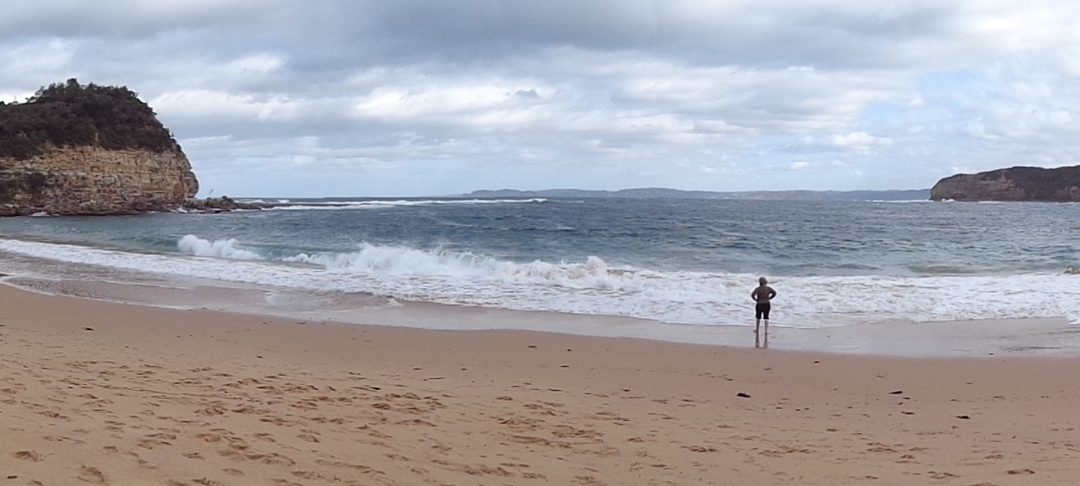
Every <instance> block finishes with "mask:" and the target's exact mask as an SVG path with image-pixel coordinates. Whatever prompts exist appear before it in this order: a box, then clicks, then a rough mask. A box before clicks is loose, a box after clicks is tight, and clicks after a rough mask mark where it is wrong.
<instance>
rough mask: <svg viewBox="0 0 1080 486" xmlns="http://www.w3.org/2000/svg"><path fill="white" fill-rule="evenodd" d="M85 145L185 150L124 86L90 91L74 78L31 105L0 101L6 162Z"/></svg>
mask: <svg viewBox="0 0 1080 486" xmlns="http://www.w3.org/2000/svg"><path fill="white" fill-rule="evenodd" d="M79 146H91V147H100V148H103V149H106V150H120V149H145V150H151V151H154V152H164V151H166V150H172V149H178V148H179V146H178V145H177V143H176V140H174V139H173V137H172V134H171V133H169V131H168V130H167V129H166V128H165V127H164V126H163V125H162V124H161V122H160V121H158V119H157V117H156V116H155V114H154V110H152V109H151V108H150V106H149V105H147V104H146V103H144V102H142V101H141V100H139V98H138V95H137V94H136V93H135V92H133V91H131V90H129V89H127V88H126V87H124V86H119V87H117V86H98V85H95V84H93V83H91V84H88V85H85V86H84V85H81V84H79V82H78V81H77V80H75V79H69V80H67V82H66V83H56V84H50V85H49V86H48V87H46V88H41V89H39V90H38V91H37V93H35V94H34V96H32V97H31V98H30V99H28V100H27V101H26V102H25V103H4V102H0V157H10V158H15V159H19V160H24V159H28V158H31V157H34V156H37V155H42V154H44V153H45V150H46V149H47V148H48V147H79Z"/></svg>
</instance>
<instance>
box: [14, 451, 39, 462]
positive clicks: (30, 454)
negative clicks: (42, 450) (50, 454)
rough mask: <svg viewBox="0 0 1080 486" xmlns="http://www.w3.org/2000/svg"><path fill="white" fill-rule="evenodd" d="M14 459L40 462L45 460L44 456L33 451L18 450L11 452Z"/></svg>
mask: <svg viewBox="0 0 1080 486" xmlns="http://www.w3.org/2000/svg"><path fill="white" fill-rule="evenodd" d="M11 455H13V456H15V458H16V459H22V460H24V461H32V462H41V461H44V460H45V456H42V455H41V454H38V453H37V452H35V451H18V452H15V453H13V454H11Z"/></svg>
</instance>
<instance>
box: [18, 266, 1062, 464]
mask: <svg viewBox="0 0 1080 486" xmlns="http://www.w3.org/2000/svg"><path fill="white" fill-rule="evenodd" d="M447 318H451V319H452V318H453V317H452V316H448V317H447ZM0 326H2V327H0V436H2V437H3V440H2V441H0V481H3V484H13V485H14V484H18V485H52V484H84V483H85V484H168V485H226V484H241V485H242V484H283V485H284V484H302V485H321V484H329V485H336V484H346V485H347V484H356V485H360V484H364V485H368V484H385V485H390V484H401V485H414V484H461V485H466V484H468V485H472V484H493V485H495V484H519V485H520V484H566V485H573V484H582V485H601V484H608V485H625V484H678V485H687V484H800V485H807V484H810V485H813V484H819V485H835V484H874V485H881V484H897V485H900V484H957V485H975V484H981V485H991V484H994V485H1005V484H1041V485H1048V484H1074V483H1075V479H1076V478H1077V477H1080V434H1078V433H1077V430H1076V428H1077V427H1078V426H1080V416H1078V415H1077V414H1076V413H1075V404H1076V403H1078V402H1080V379H1078V378H1080V360H1078V359H1076V358H977V359H976V358H966V359H926V358H923V359H904V358H886V357H863V356H842V355H829V354H813V353H800V352H777V351H767V350H754V349H745V348H730V347H719V346H694V345H686V344H673V343H660V342H650V341H643V340H630V339H611V338H589V337H578V336H566V335H558V334H543V333H531V332H503V331H477V332H461V331H458V332H450V331H427V330H415V329H403V328H391V327H372V326H356V325H338V324H328V323H314V322H297V321H290V320H282V319H272V318H263V317H259V316H250V315H238V314H224V313H214V312H208V311H188V310H173V309H161V308H149V307H138V306H129V305H120V304H112V303H106V302H99V301H90V300H81V299H76V298H69V297H56V296H45V295H39V294H32V293H27V292H23V291H19V290H15V289H12V288H7V287H0ZM747 339H748V342H750V341H751V339H752V335H751V334H749V333H747Z"/></svg>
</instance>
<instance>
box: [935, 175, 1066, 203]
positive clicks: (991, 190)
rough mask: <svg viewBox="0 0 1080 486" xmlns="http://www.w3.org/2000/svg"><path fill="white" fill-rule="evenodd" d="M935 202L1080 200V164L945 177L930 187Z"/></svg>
mask: <svg viewBox="0 0 1080 486" xmlns="http://www.w3.org/2000/svg"><path fill="white" fill-rule="evenodd" d="M930 199H932V200H934V201H941V200H947V199H951V200H955V201H1048V202H1074V201H1080V166H1075V167H1059V168H1056V169H1043V168H1040V167H1011V168H1008V169H998V170H992V171H989V172H980V173H978V174H957V175H954V176H951V177H946V178H944V179H942V180H940V181H938V183H937V184H934V187H933V188H932V189H930Z"/></svg>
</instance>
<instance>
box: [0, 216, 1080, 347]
mask: <svg viewBox="0 0 1080 486" xmlns="http://www.w3.org/2000/svg"><path fill="white" fill-rule="evenodd" d="M267 201H270V202H275V203H277V204H279V206H277V207H275V208H273V209H266V210H258V211H235V212H229V213H220V214H176V213H161V214H146V215H139V216H109V217H24V218H5V219H0V258H6V259H7V260H8V262H9V263H11V262H14V261H15V260H17V259H20V258H24V259H25V258H32V259H33V261H34V264H33V266H32V267H31V271H32V273H34V274H35V275H36V276H37V277H44V278H48V277H49V276H50V275H52V276H66V277H71V275H70V271H71V270H70V269H71V268H75V267H72V265H80V267H78V268H94V269H100V270H102V272H83V273H85V275H80V277H81V278H90V279H93V278H104V277H100V275H116V274H110V273H109V272H108V270H116V271H124V272H127V274H128V275H131V274H142V275H148V276H157V277H161V278H168V277H178V278H179V277H192V278H200V279H215V280H219V281H223V282H231V283H242V284H248V285H254V286H258V287H261V288H267V289H289V290H290V291H296V292H300V293H301V294H303V293H304V292H307V293H310V294H311V295H319V296H323V297H325V296H327V295H374V296H385V297H388V298H392V299H396V300H399V301H413V302H432V303H440V304H458V305H468V306H481V307H491V308H500V309H514V310H541V311H558V312H569V313H579V314H594V315H612V316H628V317H637V318H643V319H649V320H654V321H659V322H662V323H672V324H689V325H699V326H714V325H736V324H745V323H746V322H748V321H750V320H752V312H753V302H752V301H751V300H750V292H751V291H752V290H753V288H754V286H755V285H756V283H757V278H758V277H759V276H765V277H767V278H768V279H769V281H770V285H771V286H772V287H773V288H775V289H776V290H777V292H778V296H777V298H776V299H775V301H774V309H773V316H772V317H773V325H774V326H787V327H804V328H819V327H828V326H850V325H857V324H867V323H877V322H887V321H892V320H905V321H916V322H920V321H942V320H957V319H991V318H1030V317H1065V318H1067V319H1069V320H1070V322H1073V323H1077V322H1080V275H1073V274H1069V273H1066V272H1065V270H1066V269H1067V268H1068V267H1070V266H1080V217H1078V216H1080V206H1078V205H1074V204H1042V203H1000V204H979V203H955V202H951V203H941V202H923V201H910V202H872V201H866V202H806V201H750V200H692V199H599V198H598V199H455V198H434V199H360V198H357V199H351V200H349V199H334V200H326V199H321V200H292V201H283V200H272V199H267ZM65 270H66V271H67V272H68V273H67V274H65ZM23 271H27V270H26V269H25V268H24V269H23ZM95 275H97V276H99V277H95Z"/></svg>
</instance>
